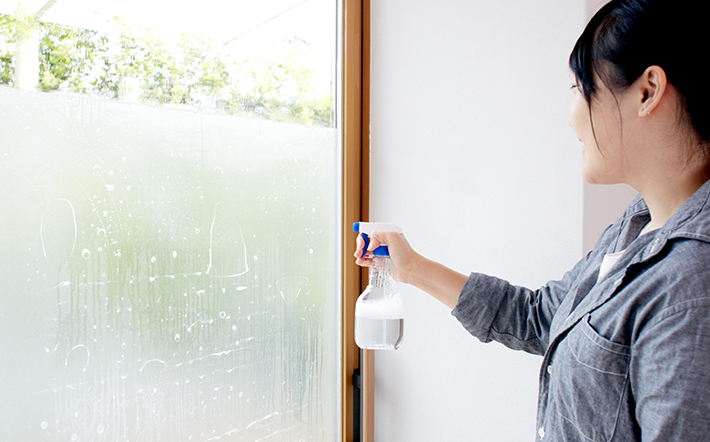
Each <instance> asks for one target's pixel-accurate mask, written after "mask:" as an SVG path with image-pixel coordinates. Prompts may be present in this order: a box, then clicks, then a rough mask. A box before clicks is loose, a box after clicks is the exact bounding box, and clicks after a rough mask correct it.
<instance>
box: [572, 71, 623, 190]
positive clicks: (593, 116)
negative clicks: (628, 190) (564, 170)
mask: <svg viewBox="0 0 710 442" xmlns="http://www.w3.org/2000/svg"><path fill="white" fill-rule="evenodd" d="M573 94H574V95H573V98H572V105H571V106H570V112H569V124H570V126H572V129H574V131H575V132H576V133H577V136H578V138H579V140H580V141H581V142H582V155H583V157H584V164H583V166H582V177H583V178H584V179H585V180H586V181H587V182H588V183H592V184H617V183H622V182H625V178H626V177H625V165H626V160H625V155H624V149H622V137H623V133H622V127H623V126H622V124H621V119H622V114H623V102H622V101H617V97H615V96H614V94H612V92H611V91H610V90H609V89H607V88H606V87H605V86H604V85H603V84H602V83H601V82H597V91H596V93H595V95H594V97H593V98H592V104H591V107H592V111H591V113H590V111H589V104H588V103H587V100H585V98H584V94H583V93H582V92H581V91H580V90H579V88H578V87H577V85H574V87H573ZM620 100H621V99H620Z"/></svg>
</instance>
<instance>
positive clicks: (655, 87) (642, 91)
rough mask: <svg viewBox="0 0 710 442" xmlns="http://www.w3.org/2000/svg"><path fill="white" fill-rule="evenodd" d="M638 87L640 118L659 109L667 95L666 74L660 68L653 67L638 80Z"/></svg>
mask: <svg viewBox="0 0 710 442" xmlns="http://www.w3.org/2000/svg"><path fill="white" fill-rule="evenodd" d="M636 86H637V91H638V92H637V97H638V116H639V117H645V116H647V115H648V114H650V113H651V111H653V110H654V109H655V108H656V107H658V105H659V104H660V103H661V100H662V99H663V97H664V96H665V94H666V87H667V86H668V79H667V78H666V72H665V71H664V70H663V69H662V68H661V67H659V66H651V67H649V68H647V69H646V71H645V72H644V73H643V74H642V75H641V76H640V77H639V78H638V80H636Z"/></svg>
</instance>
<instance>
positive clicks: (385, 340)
mask: <svg viewBox="0 0 710 442" xmlns="http://www.w3.org/2000/svg"><path fill="white" fill-rule="evenodd" d="M353 230H354V231H355V232H359V233H361V234H362V238H363V239H364V240H365V248H364V250H363V255H362V256H365V253H367V247H368V245H369V243H370V240H369V237H368V235H369V234H370V233H372V232H373V231H375V230H377V231H380V232H397V233H401V232H402V230H401V229H400V228H399V227H397V226H396V225H394V224H388V223H364V222H359V223H355V224H354V225H353ZM372 255H373V261H372V265H371V266H370V279H369V283H368V285H367V288H366V289H365V291H364V292H362V294H361V295H360V297H359V298H358V299H357V302H356V303H355V343H356V344H357V345H358V347H360V348H363V349H373V350H396V349H397V348H399V346H400V344H401V343H402V336H403V333H404V304H403V303H402V297H401V296H400V294H399V290H398V287H397V282H396V281H395V279H394V277H393V274H392V272H393V266H392V261H391V260H390V256H389V249H388V248H387V246H380V247H378V248H376V249H375V250H373V251H372Z"/></svg>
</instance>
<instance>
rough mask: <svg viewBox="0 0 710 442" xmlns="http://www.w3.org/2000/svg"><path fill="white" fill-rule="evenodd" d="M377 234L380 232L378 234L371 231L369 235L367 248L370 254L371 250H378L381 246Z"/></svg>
mask: <svg viewBox="0 0 710 442" xmlns="http://www.w3.org/2000/svg"><path fill="white" fill-rule="evenodd" d="M379 234H380V232H378V231H377V230H375V231H373V232H372V233H371V234H370V245H369V246H368V248H367V251H368V252H372V251H373V250H375V249H376V248H378V247H379V246H381V245H382V244H383V243H382V241H381V240H380V238H378V235H379Z"/></svg>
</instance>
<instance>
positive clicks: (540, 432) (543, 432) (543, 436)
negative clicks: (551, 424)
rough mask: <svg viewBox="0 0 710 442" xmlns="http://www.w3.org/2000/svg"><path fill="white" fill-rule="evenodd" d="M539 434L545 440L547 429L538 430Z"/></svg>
mask: <svg viewBox="0 0 710 442" xmlns="http://www.w3.org/2000/svg"><path fill="white" fill-rule="evenodd" d="M537 434H538V435H539V436H540V439H544V438H545V427H540V429H539V430H537Z"/></svg>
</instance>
